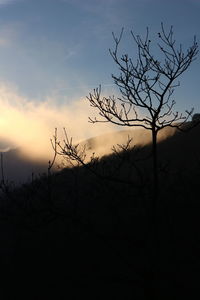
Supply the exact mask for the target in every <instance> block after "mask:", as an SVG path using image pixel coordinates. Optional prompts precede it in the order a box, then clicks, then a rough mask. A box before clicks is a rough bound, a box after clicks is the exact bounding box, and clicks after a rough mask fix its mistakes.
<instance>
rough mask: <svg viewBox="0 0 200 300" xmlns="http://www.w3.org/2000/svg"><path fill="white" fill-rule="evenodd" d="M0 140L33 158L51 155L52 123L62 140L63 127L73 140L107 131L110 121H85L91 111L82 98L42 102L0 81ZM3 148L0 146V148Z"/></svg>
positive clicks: (110, 127) (51, 99)
mask: <svg viewBox="0 0 200 300" xmlns="http://www.w3.org/2000/svg"><path fill="white" fill-rule="evenodd" d="M0 107H1V111H0V141H3V142H2V145H4V147H12V148H13V147H20V148H21V151H22V154H23V155H25V156H28V157H29V158H31V159H34V160H43V161H47V162H48V160H49V159H51V158H52V156H53V150H52V147H51V143H50V139H51V138H52V137H53V134H54V130H55V127H56V128H58V134H59V138H60V139H61V140H62V139H63V137H62V134H63V127H65V128H66V129H67V132H68V133H69V135H70V136H72V137H74V140H75V141H80V140H84V139H86V138H89V137H92V136H97V135H100V134H103V133H106V132H111V131H112V130H113V126H111V125H110V124H105V125H104V124H95V125H92V124H90V123H89V122H88V116H92V115H94V113H96V112H94V111H92V108H91V107H90V106H89V103H88V102H87V101H86V100H85V99H77V101H74V102H72V103H70V104H60V105H58V102H57V101H56V99H55V98H54V99H53V98H48V99H46V100H45V101H43V102H39V101H37V100H35V101H33V100H32V101H30V100H29V99H27V98H25V97H23V96H21V95H20V94H19V93H18V91H17V89H16V88H14V87H13V86H10V85H8V84H5V83H0ZM2 150H4V149H1V151H2Z"/></svg>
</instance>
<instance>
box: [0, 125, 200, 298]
mask: <svg viewBox="0 0 200 300" xmlns="http://www.w3.org/2000/svg"><path fill="white" fill-rule="evenodd" d="M199 134H200V128H199V127H196V128H194V129H193V130H192V131H190V132H187V133H177V134H175V135H174V136H172V137H169V138H168V139H166V140H164V141H162V142H160V144H159V147H158V151H159V179H160V191H159V203H160V206H159V216H160V219H159V220H160V224H159V240H160V275H159V280H158V281H157V282H156V286H157V289H159V294H160V298H159V299H182V296H183V295H184V294H186V293H187V292H189V293H190V296H191V293H192V292H193V291H198V288H199V281H198V275H199V267H200V265H199V264H200V261H199V246H200V244H199V227H200V221H199V209H200V204H199V199H198V198H199V197H198V196H196V195H198V187H199V179H200V176H199V175H200V166H199V153H200V151H199V150H200V142H199ZM151 170H152V167H151V148H150V145H149V146H148V145H147V146H144V147H142V146H141V147H135V148H134V149H133V150H129V151H126V152H124V153H120V154H118V155H117V154H113V155H110V156H107V157H103V158H102V159H100V160H99V161H95V162H93V163H91V164H89V165H88V166H87V168H85V167H75V168H71V169H64V170H62V171H61V172H59V173H56V174H54V175H52V176H50V177H49V178H48V177H42V178H40V179H38V180H35V181H34V182H32V183H31V184H26V185H24V186H22V187H21V188H19V189H15V190H10V191H8V192H6V191H5V194H4V196H2V199H1V207H0V212H1V219H0V221H1V270H2V273H3V274H4V279H3V289H2V291H3V292H4V294H5V298H3V299H7V298H8V299H22V298H24V299H49V298H50V297H53V299H80V298H81V297H83V296H87V298H90V299H149V296H148V294H149V293H148V288H147V286H148V284H147V282H146V281H147V280H148V279H147V278H148V277H147V276H146V266H147V265H148V263H149V260H150V257H151V253H149V251H150V250H149V241H148V237H149V232H148V231H149V228H150V227H149V207H150V205H151V200H152V197H153V196H152V176H151V174H152V172H151ZM91 171H92V172H91ZM150 252H151V251H150ZM10 286H12V288H10ZM71 293H72V295H73V296H70V295H71ZM6 297H7V298H6Z"/></svg>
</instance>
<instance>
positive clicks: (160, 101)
mask: <svg viewBox="0 0 200 300" xmlns="http://www.w3.org/2000/svg"><path fill="white" fill-rule="evenodd" d="M122 36H123V29H122V31H121V34H120V36H119V37H116V36H115V34H114V33H113V39H114V43H115V47H114V50H109V51H110V54H111V56H112V58H113V60H114V62H115V63H116V65H117V66H118V67H119V70H120V74H119V75H112V78H113V79H114V82H115V84H116V86H117V87H119V91H120V93H121V97H115V96H109V97H102V96H101V86H100V87H99V88H97V89H95V90H94V91H93V93H90V94H89V96H88V97H87V98H88V100H89V102H90V104H91V106H92V107H94V108H96V109H97V110H98V111H99V115H100V117H101V118H100V119H97V118H95V119H91V118H90V122H92V123H96V122H111V123H113V124H116V125H119V126H128V127H135V126H139V127H143V128H145V129H147V130H150V131H151V133H152V154H153V182H154V197H153V199H154V200H153V201H154V205H153V206H156V202H157V194H158V167H157V160H158V159H157V134H158V132H159V131H160V130H161V129H163V128H165V127H167V126H170V127H176V128H178V129H180V130H183V125H184V124H185V123H186V122H187V121H188V118H189V117H190V116H191V115H192V113H193V109H191V110H190V111H186V112H185V115H183V114H182V113H179V112H177V111H176V112H174V106H175V104H176V102H175V101H174V100H172V99H171V96H172V94H173V92H174V89H175V87H177V86H179V82H177V78H178V77H179V76H180V75H181V74H182V73H184V72H185V71H186V70H187V69H188V67H189V66H190V64H191V63H192V62H193V61H194V60H195V58H196V56H197V53H198V45H197V42H196V37H194V41H193V44H192V45H191V46H190V47H189V48H188V49H187V50H186V51H185V52H184V51H183V47H182V45H181V44H180V45H179V46H176V41H175V39H174V32H173V27H171V28H170V30H169V31H168V32H167V31H166V30H165V28H164V26H163V24H162V23H161V31H160V32H159V33H158V39H159V42H158V48H159V50H160V54H161V55H158V58H156V57H155V56H154V54H153V51H152V49H151V40H150V39H149V30H148V28H147V32H146V37H145V38H144V39H142V38H141V37H140V36H139V35H134V34H133V32H132V31H131V36H132V38H133V40H134V42H135V43H136V46H137V50H138V52H137V59H136V61H134V60H133V59H132V58H131V57H130V56H129V55H128V54H123V55H121V56H120V55H119V44H120V42H121V40H122Z"/></svg>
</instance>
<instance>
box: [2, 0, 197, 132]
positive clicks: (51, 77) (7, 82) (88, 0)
mask: <svg viewBox="0 0 200 300" xmlns="http://www.w3.org/2000/svg"><path fill="white" fill-rule="evenodd" d="M199 16H200V0H168V1H166V0H84V1H83V0H0V84H1V86H3V87H5V86H6V93H5V95H3V96H2V94H1V93H0V100H1V99H5V101H7V100H6V99H7V98H6V97H7V96H6V95H8V94H9V92H10V93H11V94H12V95H14V94H17V96H16V97H17V99H19V98H20V97H22V98H23V101H22V102H23V103H25V102H26V101H27V102H33V103H35V105H37V104H38V103H42V102H45V101H47V99H49V98H50V99H51V102H52V101H53V102H54V105H58V103H62V105H66V106H67V105H71V104H72V103H73V102H75V101H77V100H78V99H80V98H81V97H85V96H86V95H88V93H89V92H90V91H92V89H93V88H95V87H97V86H98V85H99V84H102V85H103V88H104V91H105V92H106V93H113V92H115V87H114V86H113V81H112V78H111V73H115V74H116V73H117V72H118V71H117V68H116V66H115V64H114V62H113V61H112V58H111V57H110V54H109V51H108V50H109V48H112V47H113V46H114V43H113V39H112V31H114V32H115V33H116V34H118V33H120V30H121V28H122V27H124V28H125V33H124V38H123V40H122V43H121V47H122V49H124V51H125V52H127V53H129V54H130V55H132V57H136V55H137V53H136V48H135V46H134V43H133V41H132V39H131V36H130V30H133V31H134V32H135V33H136V34H141V35H143V34H145V30H146V27H147V26H148V27H149V29H150V34H151V40H152V41H154V37H157V32H159V31H160V23H161V22H164V24H165V25H166V27H167V28H169V26H170V25H173V26H174V34H175V37H176V39H177V42H181V43H182V44H183V45H184V46H185V47H188V46H189V45H190V44H192V40H193V36H194V35H197V41H199V36H200V35H199V28H200V17H199ZM199 69H200V59H199V58H198V59H197V60H196V61H195V62H194V63H193V65H191V67H190V68H189V70H188V71H187V72H186V74H184V75H183V76H182V78H180V82H181V86H180V87H179V88H177V90H176V92H175V94H174V98H175V100H177V109H180V110H183V111H184V110H185V109H187V108H190V107H193V106H194V107H195V109H196V111H200V104H199V103H200V102H199V100H200V99H199V91H198V87H199V86H200V76H199ZM2 90H3V91H5V88H3V89H2ZM9 95H10V94H9ZM2 97H4V98H2ZM9 97H10V98H9ZM9 97H8V98H9V99H11V98H12V97H11V96H9ZM2 101H4V100H2ZM9 101H11V100H9ZM18 101H20V100H18ZM24 101H25V102H24ZM22 106H24V104H22ZM29 109H30V106H29ZM86 122H87V118H86ZM58 123H59V122H58ZM55 124H56V121H55ZM55 124H53V125H55ZM4 130H5V129H4ZM0 136H2V128H0Z"/></svg>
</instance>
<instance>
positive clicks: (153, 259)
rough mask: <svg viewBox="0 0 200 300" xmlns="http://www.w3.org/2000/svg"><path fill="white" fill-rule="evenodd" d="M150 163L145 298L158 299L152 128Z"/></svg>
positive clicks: (156, 184) (154, 136) (156, 185)
mask: <svg viewBox="0 0 200 300" xmlns="http://www.w3.org/2000/svg"><path fill="white" fill-rule="evenodd" d="M152 160H153V161H152V165H153V183H152V184H153V188H152V195H151V197H150V200H151V203H149V205H150V207H149V208H150V209H149V210H148V229H147V244H146V251H147V254H146V258H147V269H146V276H145V277H146V288H145V296H146V297H145V298H146V299H150V298H152V299H154V300H158V299H160V288H159V285H160V284H159V281H160V280H159V279H160V278H159V277H160V242H159V213H158V206H159V203H158V195H159V182H158V181H159V180H158V162H157V160H158V157H157V131H156V129H155V127H153V128H152Z"/></svg>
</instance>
